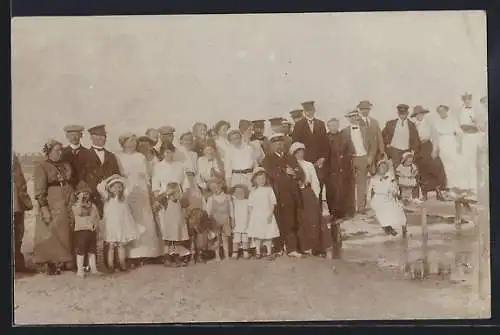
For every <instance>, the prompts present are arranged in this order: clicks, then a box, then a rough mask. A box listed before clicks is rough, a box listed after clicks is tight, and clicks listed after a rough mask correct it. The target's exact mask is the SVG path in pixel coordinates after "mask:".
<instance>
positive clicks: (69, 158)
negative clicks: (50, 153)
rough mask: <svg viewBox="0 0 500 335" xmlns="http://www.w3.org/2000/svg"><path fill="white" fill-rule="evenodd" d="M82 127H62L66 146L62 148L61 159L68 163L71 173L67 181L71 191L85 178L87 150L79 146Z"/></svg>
mask: <svg viewBox="0 0 500 335" xmlns="http://www.w3.org/2000/svg"><path fill="white" fill-rule="evenodd" d="M84 129H85V128H84V127H83V126H80V125H67V126H66V127H64V133H65V134H66V139H67V140H68V142H69V144H68V146H66V147H64V148H63V153H62V155H63V156H62V159H63V160H64V161H66V162H68V163H69V165H70V166H71V169H72V171H73V173H72V174H71V180H70V181H69V183H70V185H71V186H72V187H73V189H76V186H77V185H78V183H79V182H80V181H81V180H83V179H84V177H85V162H84V161H83V160H84V159H85V156H86V155H87V154H88V152H89V149H87V148H85V147H84V146H83V145H82V144H81V139H82V133H83V131H84Z"/></svg>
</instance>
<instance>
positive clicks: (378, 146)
mask: <svg viewBox="0 0 500 335" xmlns="http://www.w3.org/2000/svg"><path fill="white" fill-rule="evenodd" d="M363 125H365V126H366V127H367V130H368V131H367V133H368V137H369V138H370V143H371V145H373V146H374V151H375V155H376V157H380V156H381V155H382V154H383V153H384V152H385V145H384V140H383V139H382V129H381V128H380V125H379V123H378V121H377V120H376V119H374V118H372V117H371V116H368V125H367V124H366V122H365V121H364V119H363Z"/></svg>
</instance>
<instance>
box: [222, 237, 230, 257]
mask: <svg viewBox="0 0 500 335" xmlns="http://www.w3.org/2000/svg"><path fill="white" fill-rule="evenodd" d="M222 249H224V259H228V258H229V237H228V236H222Z"/></svg>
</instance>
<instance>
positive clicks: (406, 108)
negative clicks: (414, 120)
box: [396, 104, 410, 111]
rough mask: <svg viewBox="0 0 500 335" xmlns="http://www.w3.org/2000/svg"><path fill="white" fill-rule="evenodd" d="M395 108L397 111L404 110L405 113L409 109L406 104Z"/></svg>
mask: <svg viewBox="0 0 500 335" xmlns="http://www.w3.org/2000/svg"><path fill="white" fill-rule="evenodd" d="M396 108H397V109H398V110H405V111H407V110H408V109H410V106H408V105H407V104H399V105H397V106H396Z"/></svg>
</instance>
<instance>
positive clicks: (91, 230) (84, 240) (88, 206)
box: [71, 184, 102, 278]
mask: <svg viewBox="0 0 500 335" xmlns="http://www.w3.org/2000/svg"><path fill="white" fill-rule="evenodd" d="M91 193H92V191H91V190H90V188H88V187H86V186H85V185H83V184H79V185H78V186H77V191H76V194H75V195H76V201H75V203H74V204H73V206H72V208H71V209H72V211H73V216H74V220H75V226H74V233H73V234H74V239H73V240H74V243H75V253H76V267H77V271H76V274H77V276H78V277H81V278H83V277H85V267H84V260H85V256H87V257H88V261H89V266H90V273H91V274H93V275H102V273H100V272H99V271H98V270H97V259H96V258H97V257H96V254H97V227H98V225H99V221H100V219H99V212H98V211H97V207H96V206H95V205H94V204H93V203H92V201H90V194H91Z"/></svg>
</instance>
